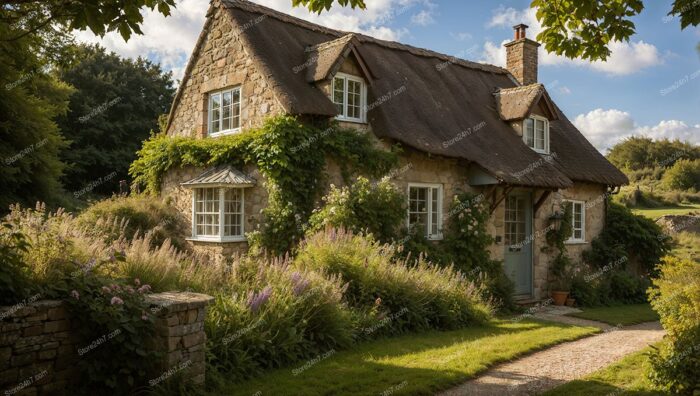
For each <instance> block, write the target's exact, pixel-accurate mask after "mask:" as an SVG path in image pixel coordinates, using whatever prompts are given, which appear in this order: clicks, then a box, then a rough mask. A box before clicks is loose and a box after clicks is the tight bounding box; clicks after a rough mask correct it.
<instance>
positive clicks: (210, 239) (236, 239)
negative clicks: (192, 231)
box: [186, 236, 247, 243]
mask: <svg viewBox="0 0 700 396" xmlns="http://www.w3.org/2000/svg"><path fill="white" fill-rule="evenodd" d="M186 240H188V241H191V242H210V243H230V242H247V239H246V238H245V237H244V236H236V237H223V238H220V237H190V238H186Z"/></svg>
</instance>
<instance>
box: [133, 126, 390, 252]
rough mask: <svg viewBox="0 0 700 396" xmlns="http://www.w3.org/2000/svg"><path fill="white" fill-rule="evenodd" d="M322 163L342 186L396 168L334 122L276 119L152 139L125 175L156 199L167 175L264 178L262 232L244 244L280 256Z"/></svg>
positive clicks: (313, 194)
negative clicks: (187, 172)
mask: <svg viewBox="0 0 700 396" xmlns="http://www.w3.org/2000/svg"><path fill="white" fill-rule="evenodd" d="M328 158H332V159H333V160H334V161H335V162H336V163H337V164H338V165H339V166H340V169H341V172H342V175H343V177H344V178H345V179H346V180H349V179H350V177H352V176H353V175H358V174H360V175H366V176H369V177H373V178H376V177H379V176H381V175H383V174H385V173H387V172H388V171H389V170H390V169H391V168H392V167H393V166H394V165H395V164H396V163H397V161H398V156H397V155H396V153H395V152H392V151H387V150H382V149H380V148H378V147H376V146H375V143H374V142H373V140H372V138H371V136H370V135H369V134H368V133H363V132H359V131H357V130H355V129H350V128H342V127H341V126H340V125H339V124H338V123H336V122H324V123H318V124H316V125H314V124H309V123H303V122H301V121H299V119H297V118H296V117H293V116H277V117H271V118H269V119H267V120H266V121H265V123H264V125H263V126H262V127H260V128H257V129H250V130H248V131H245V132H243V133H240V134H235V135H228V136H223V137H220V138H216V139H194V138H189V137H169V136H165V135H164V134H158V135H154V136H152V137H151V138H150V139H149V140H147V141H146V142H145V143H144V145H143V148H142V149H141V150H140V151H139V152H138V158H137V159H136V161H134V162H133V163H132V164H131V168H130V170H129V173H130V174H131V176H132V177H133V180H134V184H136V185H139V186H143V187H144V189H145V191H146V192H148V193H158V192H159V191H160V186H161V183H162V181H163V176H164V175H165V174H166V172H167V171H169V170H171V169H174V168H178V167H185V166H196V167H210V166H216V165H221V164H229V165H233V166H236V167H242V166H243V165H247V164H253V165H256V166H257V168H258V169H259V170H260V172H261V173H262V174H263V176H265V179H266V188H267V190H268V193H269V203H268V206H267V207H266V208H265V209H264V211H263V217H264V222H263V226H262V228H261V229H260V230H259V231H257V232H255V233H253V234H252V235H251V236H250V237H251V242H252V243H253V244H260V246H261V247H263V248H265V249H267V250H268V251H269V252H270V253H274V254H281V253H284V252H286V251H287V250H288V249H290V248H291V247H293V246H294V245H295V243H296V242H297V241H298V240H299V238H300V237H301V236H302V234H303V226H304V225H305V223H306V222H307V220H308V218H309V216H310V214H311V211H312V210H313V208H314V205H315V203H316V201H317V199H318V197H319V195H320V194H321V192H322V190H323V186H324V183H323V181H324V180H325V178H326V174H325V168H326V161H327V159H328Z"/></svg>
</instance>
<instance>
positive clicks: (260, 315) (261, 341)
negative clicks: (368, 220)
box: [206, 259, 353, 378]
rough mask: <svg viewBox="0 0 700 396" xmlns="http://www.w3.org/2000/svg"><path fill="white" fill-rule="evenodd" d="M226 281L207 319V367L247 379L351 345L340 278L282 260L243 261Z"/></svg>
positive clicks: (350, 318) (234, 267)
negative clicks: (295, 267)
mask: <svg viewBox="0 0 700 396" xmlns="http://www.w3.org/2000/svg"><path fill="white" fill-rule="evenodd" d="M222 276H226V280H225V284H224V285H223V287H222V288H221V289H219V291H218V292H216V299H215V302H214V304H212V305H211V306H210V307H209V315H208V316H207V320H206V330H207V347H208V353H209V355H208V357H209V362H210V364H212V365H213V366H214V367H216V368H217V369H218V370H219V371H222V372H226V373H230V374H232V375H235V376H236V377H238V378H245V377H248V376H252V375H255V374H258V373H260V372H261V371H262V370H265V369H269V368H273V367H279V366H282V365H284V364H289V363H292V362H295V361H298V360H302V359H305V358H310V357H312V356H316V355H318V354H320V353H323V352H327V351H328V350H331V349H333V348H338V347H345V346H348V345H349V344H350V343H351V342H352V335H353V322H352V314H351V312H350V310H349V309H348V307H347V306H346V305H345V304H344V303H343V302H342V298H343V291H344V288H343V285H342V283H341V281H340V279H338V278H336V277H325V276H323V274H321V273H317V272H310V271H303V270H298V269H294V268H293V267H291V266H290V265H289V262H288V261H286V260H282V259H280V260H275V261H271V262H264V261H257V262H256V261H254V260H251V259H242V260H241V261H239V262H237V263H235V264H234V265H233V267H232V268H231V272H230V273H229V274H228V275H223V274H222Z"/></svg>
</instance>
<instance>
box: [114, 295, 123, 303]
mask: <svg viewBox="0 0 700 396" xmlns="http://www.w3.org/2000/svg"><path fill="white" fill-rule="evenodd" d="M111 303H112V305H122V304H124V300H122V299H121V298H119V297H117V296H114V297H112V301H111Z"/></svg>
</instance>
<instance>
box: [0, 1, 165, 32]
mask: <svg viewBox="0 0 700 396" xmlns="http://www.w3.org/2000/svg"><path fill="white" fill-rule="evenodd" d="M144 7H147V8H149V9H151V10H153V9H157V10H158V12H160V13H161V14H163V15H165V16H168V15H170V8H171V7H173V8H174V7H175V0H120V1H113V0H3V6H2V13H1V14H0V22H2V23H3V24H7V25H12V26H13V29H12V30H13V32H12V34H9V35H6V36H5V35H4V36H3V38H2V39H0V40H1V41H13V40H17V39H19V38H22V37H24V36H28V35H40V34H42V33H44V32H50V31H51V30H56V29H61V28H62V29H66V30H68V31H70V30H86V29H90V30H91V31H92V32H93V33H95V34H96V35H98V36H103V35H104V34H105V33H106V32H110V31H117V32H119V34H121V36H122V37H123V38H124V40H129V37H131V35H132V34H133V33H136V34H143V32H142V31H141V24H142V23H143V15H141V9H142V8H144Z"/></svg>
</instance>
